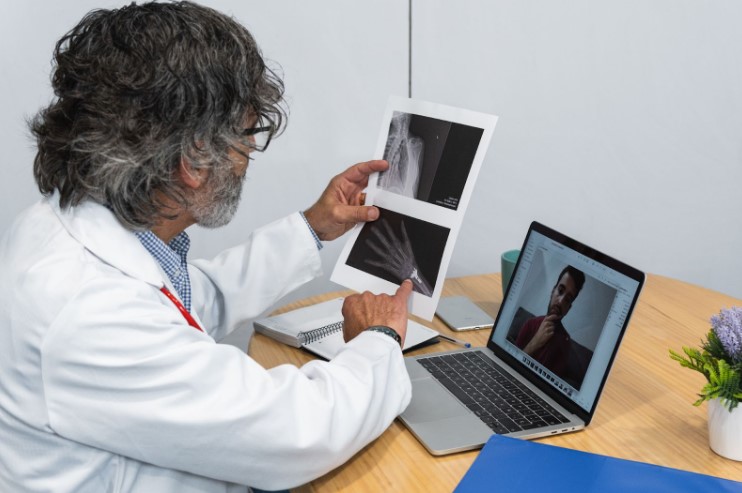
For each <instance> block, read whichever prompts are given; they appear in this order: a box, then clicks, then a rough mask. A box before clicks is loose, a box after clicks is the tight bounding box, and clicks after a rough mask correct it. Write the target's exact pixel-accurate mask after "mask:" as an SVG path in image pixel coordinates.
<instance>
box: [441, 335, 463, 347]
mask: <svg viewBox="0 0 742 493" xmlns="http://www.w3.org/2000/svg"><path fill="white" fill-rule="evenodd" d="M438 337H440V338H441V339H445V340H447V341H448V342H453V343H454V344H458V345H459V346H463V347H471V343H469V342H465V341H460V340H458V339H454V338H453V337H451V336H447V335H444V334H441V333H440V332H439V333H438Z"/></svg>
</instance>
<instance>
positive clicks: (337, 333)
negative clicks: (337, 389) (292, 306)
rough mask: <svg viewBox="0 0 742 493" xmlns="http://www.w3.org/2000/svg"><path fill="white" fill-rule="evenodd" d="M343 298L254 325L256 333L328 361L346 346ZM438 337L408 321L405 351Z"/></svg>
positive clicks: (269, 318)
mask: <svg viewBox="0 0 742 493" xmlns="http://www.w3.org/2000/svg"><path fill="white" fill-rule="evenodd" d="M342 307H343V298H335V299H332V300H329V301H325V302H322V303H317V304H316V305H311V306H307V307H303V308H298V309H296V310H292V311H290V312H286V313H282V314H280V315H274V316H272V317H266V318H262V319H259V320H256V321H255V322H253V325H254V326H255V331H256V332H259V333H261V334H265V335H267V336H268V337H271V338H273V339H275V340H277V341H278V342H282V343H284V344H286V345H289V346H293V347H296V348H304V349H306V350H308V351H311V352H312V353H314V354H316V355H317V356H321V357H322V358H325V359H327V360H330V359H332V358H333V357H334V356H335V355H336V354H337V353H338V351H340V349H341V348H342V347H343V346H344V345H345V341H344V340H343V315H342V313H341V309H342ZM438 335H439V333H438V332H437V331H435V330H433V329H430V328H428V327H425V326H424V325H421V324H419V323H417V322H415V321H413V320H408V321H407V336H406V337H405V344H404V348H402V350H403V351H407V350H409V349H412V348H416V347H420V346H424V345H428V344H433V343H436V342H438Z"/></svg>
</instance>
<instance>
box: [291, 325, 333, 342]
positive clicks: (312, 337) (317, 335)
mask: <svg viewBox="0 0 742 493" xmlns="http://www.w3.org/2000/svg"><path fill="white" fill-rule="evenodd" d="M339 330H343V322H335V323H334V324H330V325H325V326H324V327H319V328H318V329H314V330H310V331H308V332H302V333H301V334H300V336H301V343H302V344H311V343H313V342H317V341H319V340H320V339H324V338H325V337H327V336H328V335H330V334H332V333H334V332H337V331H339Z"/></svg>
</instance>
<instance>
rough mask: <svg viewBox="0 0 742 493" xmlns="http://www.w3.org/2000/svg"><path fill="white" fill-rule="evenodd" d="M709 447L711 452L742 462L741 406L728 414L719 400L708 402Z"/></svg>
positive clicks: (727, 410)
mask: <svg viewBox="0 0 742 493" xmlns="http://www.w3.org/2000/svg"><path fill="white" fill-rule="evenodd" d="M708 420H709V445H710V446H711V450H713V451H714V452H716V453H717V454H719V455H721V456H722V457H726V458H728V459H732V460H739V461H742V404H738V405H737V407H735V408H734V410H733V411H732V412H729V409H727V408H726V407H725V406H724V405H723V404H722V403H721V401H720V400H719V399H712V400H710V401H708Z"/></svg>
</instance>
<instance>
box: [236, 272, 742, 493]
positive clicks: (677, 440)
mask: <svg viewBox="0 0 742 493" xmlns="http://www.w3.org/2000/svg"><path fill="white" fill-rule="evenodd" d="M338 294H340V295H342V294H344V293H343V292H341V293H333V294H327V295H323V296H317V297H312V298H308V299H306V300H302V301H301V302H297V303H293V304H291V305H287V306H286V307H284V308H283V309H282V311H285V310H288V309H293V308H297V307H299V306H302V305H306V304H311V303H315V302H318V301H322V300H324V299H329V298H330V297H332V296H333V295H338ZM443 295H444V296H449V295H466V296H468V297H469V298H470V299H471V300H473V301H474V302H476V303H477V304H478V305H480V306H481V307H482V308H483V309H484V310H485V311H487V312H488V313H490V315H492V316H493V318H494V316H496V315H497V310H498V309H499V304H500V301H501V300H502V290H501V287H500V275H499V274H488V275H482V276H471V277H462V278H455V279H449V280H447V281H446V284H445V287H444V290H443ZM732 305H742V301H740V300H738V299H735V298H732V297H729V296H726V295H723V294H720V293H717V292H714V291H710V290H707V289H704V288H700V287H698V286H694V285H690V284H686V283H683V282H679V281H675V280H672V279H668V278H665V277H660V276H655V275H650V276H648V278H647V282H646V285H645V287H644V291H643V293H642V295H641V297H640V299H639V303H638V305H637V307H636V309H635V311H634V314H633V317H632V319H631V322H630V324H629V327H628V329H627V332H626V335H625V336H624V340H623V342H622V345H621V348H620V350H619V353H618V356H617V358H616V361H615V362H614V365H613V369H612V371H611V374H610V376H609V377H608V381H607V383H606V386H605V389H604V392H603V395H602V398H601V400H600V403H599V404H598V410H597V413H596V415H595V418H594V419H593V421H592V423H591V424H590V426H588V427H587V429H586V430H584V431H580V432H576V433H569V434H565V435H560V436H555V437H548V438H542V439H539V441H540V442H541V443H548V444H552V445H559V446H562V447H567V448H572V449H578V450H585V451H589V452H594V453H598V454H604V455H610V456H614V457H621V458H624V459H631V460H637V461H643V462H649V463H653V464H660V465H663V466H668V467H675V468H679V469H685V470H689V471H695V472H700V473H704V474H710V475H713V476H719V477H722V478H727V479H733V480H736V481H742V462H734V461H731V460H728V459H723V458H722V457H720V456H718V455H716V454H715V453H714V452H712V451H711V449H710V448H709V446H708V431H707V425H706V405H705V404H704V405H702V406H701V407H700V408H698V407H694V406H693V405H692V403H693V402H694V401H695V400H696V394H697V392H698V391H699V390H700V388H701V387H702V385H703V383H704V379H703V376H702V375H701V374H700V373H696V372H693V371H691V370H688V369H686V368H681V367H680V365H679V364H678V363H676V362H675V361H672V360H671V359H670V357H669V356H668V349H670V348H672V349H675V350H679V349H680V348H681V346H683V345H685V346H696V345H698V343H699V342H700V340H701V338H702V337H704V336H705V335H706V333H707V332H708V330H709V328H710V325H709V318H710V317H711V315H714V314H716V313H718V311H719V310H720V309H721V308H728V307H730V306H732ZM429 325H432V326H433V327H434V328H435V329H437V330H439V331H442V332H444V333H449V334H452V335H453V334H454V333H453V332H452V331H449V330H448V329H447V328H446V327H445V325H443V323H442V322H441V321H439V320H438V319H437V318H436V319H434V321H433V322H432V323H429ZM488 335H489V331H476V332H463V333H455V337H457V338H460V339H466V340H468V341H470V342H472V343H473V344H475V345H480V346H482V345H485V344H486V339H487V336H488ZM455 348H457V346H454V345H453V344H450V343H448V342H441V343H440V344H434V345H433V346H430V347H427V348H423V349H420V350H419V352H416V353H414V354H421V353H425V352H435V351H442V350H448V349H455ZM249 353H250V355H251V356H252V357H254V358H255V359H256V360H257V361H259V362H260V363H261V364H263V365H265V366H266V367H269V368H270V367H273V366H276V365H278V364H281V363H287V362H290V363H294V364H296V365H301V364H303V363H305V362H307V361H309V360H310V359H311V358H312V357H311V356H310V355H309V354H308V353H306V352H303V351H300V350H297V349H294V348H291V347H288V346H285V345H283V344H280V343H277V342H275V341H273V340H272V339H270V338H267V337H265V336H263V335H260V334H255V336H254V337H253V339H252V342H251V345H250V350H249ZM477 453H478V452H477V451H472V452H463V453H459V454H453V455H448V456H443V457H434V456H432V455H429V454H428V452H427V451H426V450H425V449H424V448H423V446H422V445H420V443H419V442H418V441H417V440H416V439H415V438H414V437H413V436H412V434H411V433H410V432H409V431H407V429H406V428H405V427H404V425H403V424H402V423H400V422H399V421H398V420H397V421H395V422H394V423H393V424H392V426H391V427H390V428H389V429H388V430H387V431H386V432H385V433H384V434H383V435H382V436H381V437H379V438H378V439H377V440H376V441H375V442H373V443H371V444H370V445H368V446H367V447H366V448H365V449H363V450H362V451H361V452H360V453H358V454H357V455H356V456H355V457H353V458H352V459H351V460H350V461H349V462H347V463H346V464H345V465H343V466H341V467H339V468H338V469H336V470H334V471H332V472H331V473H329V474H327V475H325V476H323V477H321V478H319V479H317V480H316V481H314V482H312V483H311V484H308V485H305V486H303V487H301V488H297V489H296V490H294V491H298V492H307V491H321V492H332V491H353V492H357V491H374V492H378V491H404V492H413V491H419V492H426V493H430V492H438V491H440V492H450V491H452V490H453V489H454V488H455V487H456V485H457V484H458V482H459V481H460V480H461V478H462V477H463V476H464V473H465V472H466V471H467V469H468V468H469V466H470V465H471V463H472V462H473V461H474V458H475V457H476V455H477Z"/></svg>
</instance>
